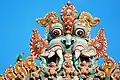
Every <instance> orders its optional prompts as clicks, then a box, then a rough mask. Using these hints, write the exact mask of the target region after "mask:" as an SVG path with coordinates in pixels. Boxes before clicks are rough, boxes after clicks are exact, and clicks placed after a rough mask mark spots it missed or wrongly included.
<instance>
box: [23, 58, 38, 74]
mask: <svg viewBox="0 0 120 80" xmlns="http://www.w3.org/2000/svg"><path fill="white" fill-rule="evenodd" d="M23 65H24V67H25V68H26V69H27V72H29V71H30V70H31V69H32V68H33V67H35V66H36V64H35V62H34V57H33V56H29V57H28V58H26V59H25V60H24V62H23Z"/></svg>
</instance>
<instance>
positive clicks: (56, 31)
mask: <svg viewBox="0 0 120 80" xmlns="http://www.w3.org/2000/svg"><path fill="white" fill-rule="evenodd" d="M61 34H62V31H61V29H53V30H52V35H53V36H54V37H57V36H60V35H61Z"/></svg>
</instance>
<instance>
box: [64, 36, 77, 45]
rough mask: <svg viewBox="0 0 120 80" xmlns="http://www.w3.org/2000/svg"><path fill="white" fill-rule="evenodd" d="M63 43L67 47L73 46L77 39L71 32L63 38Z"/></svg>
mask: <svg viewBox="0 0 120 80" xmlns="http://www.w3.org/2000/svg"><path fill="white" fill-rule="evenodd" d="M62 43H63V44H64V45H65V46H66V47H67V46H71V45H72V44H74V43H75V39H74V38H72V36H71V35H70V34H67V35H66V36H65V37H64V38H63V39H62Z"/></svg>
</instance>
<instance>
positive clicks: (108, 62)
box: [102, 55, 116, 75]
mask: <svg viewBox="0 0 120 80" xmlns="http://www.w3.org/2000/svg"><path fill="white" fill-rule="evenodd" d="M115 66H116V64H115V61H114V60H113V59H112V58H110V57H109V56H107V55H105V56H104V64H103V65H102V69H103V70H104V72H105V75H111V73H112V71H113V70H114V69H115Z"/></svg>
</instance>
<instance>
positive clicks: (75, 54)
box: [31, 3, 106, 78]
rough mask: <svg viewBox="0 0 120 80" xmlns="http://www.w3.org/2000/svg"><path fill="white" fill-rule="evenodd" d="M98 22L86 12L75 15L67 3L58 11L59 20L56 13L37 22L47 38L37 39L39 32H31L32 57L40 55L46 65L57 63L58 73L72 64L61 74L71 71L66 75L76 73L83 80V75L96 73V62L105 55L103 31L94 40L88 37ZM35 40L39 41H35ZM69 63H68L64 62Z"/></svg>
mask: <svg viewBox="0 0 120 80" xmlns="http://www.w3.org/2000/svg"><path fill="white" fill-rule="evenodd" d="M99 21H100V19H99V18H93V17H92V16H91V14H89V13H88V12H82V13H80V14H79V15H78V14H77V11H76V9H75V7H74V6H73V5H72V4H71V3H67V4H66V5H65V6H64V7H63V8H62V10H61V20H60V19H59V18H58V16H57V14H56V13H55V12H50V13H48V14H46V15H45V17H44V18H38V19H37V22H38V23H39V24H40V25H41V26H45V27H46V28H47V39H46V40H43V39H42V38H41V39H39V38H40V36H39V33H38V31H37V30H33V36H32V37H33V38H32V39H31V55H32V56H36V57H39V56H40V60H41V58H44V60H45V62H47V63H48V64H51V62H52V63H53V62H54V63H56V65H57V66H58V69H56V71H57V72H58V73H59V72H61V71H63V72H64V70H62V69H63V68H64V67H63V66H66V69H67V68H69V67H68V66H70V65H71V67H70V68H71V69H68V70H67V71H66V69H65V71H66V72H64V73H67V72H68V71H69V70H71V71H73V72H69V73H72V74H75V73H74V71H75V72H77V74H80V75H81V76H83V77H85V78H86V77H87V76H86V75H88V74H90V73H91V74H92V73H95V72H96V70H95V69H96V67H97V59H98V58H99V57H102V56H104V55H105V54H106V38H105V36H104V30H103V29H100V31H99V33H98V35H97V37H96V38H94V39H90V37H89V34H90V30H91V27H92V26H96V25H97V24H98V22H99ZM34 38H38V39H36V42H35V40H33V39H34ZM34 42H35V43H34ZM41 52H42V53H41ZM68 61H69V64H68V63H65V62H68ZM43 63H44V62H43ZM45 64H46V63H45ZM84 67H86V69H85V68H84ZM69 75H70V74H69Z"/></svg>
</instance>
